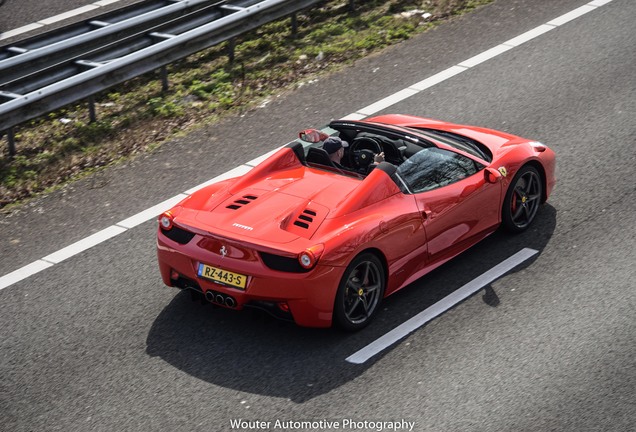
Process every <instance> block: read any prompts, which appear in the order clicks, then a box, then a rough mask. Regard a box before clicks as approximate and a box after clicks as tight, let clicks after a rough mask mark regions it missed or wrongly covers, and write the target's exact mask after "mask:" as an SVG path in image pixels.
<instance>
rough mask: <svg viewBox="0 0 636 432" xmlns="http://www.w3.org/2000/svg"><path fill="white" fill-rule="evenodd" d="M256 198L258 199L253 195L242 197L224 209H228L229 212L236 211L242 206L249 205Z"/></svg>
mask: <svg viewBox="0 0 636 432" xmlns="http://www.w3.org/2000/svg"><path fill="white" fill-rule="evenodd" d="M256 198H258V197H256V196H254V195H243V197H242V198H239V199H237V200H235V201H234V202H233V203H232V204H230V205H229V206H227V207H225V208H228V209H230V210H238V209H240V208H241V207H243V206H244V205H247V204H249V203H251V202H252V201H254V200H255V199H256Z"/></svg>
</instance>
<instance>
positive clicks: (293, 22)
mask: <svg viewBox="0 0 636 432" xmlns="http://www.w3.org/2000/svg"><path fill="white" fill-rule="evenodd" d="M291 32H292V36H293V37H298V17H297V16H296V14H292V16H291Z"/></svg>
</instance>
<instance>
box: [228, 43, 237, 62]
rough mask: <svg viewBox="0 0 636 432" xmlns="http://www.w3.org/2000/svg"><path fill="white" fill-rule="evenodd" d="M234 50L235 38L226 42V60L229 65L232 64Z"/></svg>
mask: <svg viewBox="0 0 636 432" xmlns="http://www.w3.org/2000/svg"><path fill="white" fill-rule="evenodd" d="M234 48H236V38H230V40H228V41H227V58H228V61H229V62H230V63H234Z"/></svg>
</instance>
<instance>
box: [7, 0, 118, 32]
mask: <svg viewBox="0 0 636 432" xmlns="http://www.w3.org/2000/svg"><path fill="white" fill-rule="evenodd" d="M119 1H121V0H100V1H98V2H95V3H92V4H89V5H86V6H82V7H80V8H77V9H73V10H70V11H68V12H64V13H61V14H59V15H54V16H52V17H49V18H44V19H41V20H39V21H38V22H34V23H31V24H26V25H24V26H22V27H18V28H15V29H13V30H8V31H6V32H0V40H3V39H9V38H11V37H13V36H18V35H20V34H22V33H27V32H30V31H32V30H35V29H38V28H40V27H44V26H45V25H49V24H53V23H56V22H58V21H62V20H65V19H68V18H72V17H74V16H77V15H80V14H83V13H86V12H90V11H92V10H94V9H98V8H100V7H104V6H108V5H110V4H113V3H117V2H119Z"/></svg>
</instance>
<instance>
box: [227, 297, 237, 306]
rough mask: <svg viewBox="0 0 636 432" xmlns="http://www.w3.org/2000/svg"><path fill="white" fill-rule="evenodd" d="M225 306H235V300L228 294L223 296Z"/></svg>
mask: <svg viewBox="0 0 636 432" xmlns="http://www.w3.org/2000/svg"><path fill="white" fill-rule="evenodd" d="M225 306H227V307H231V308H233V307H234V306H236V301H234V299H233V298H232V297H230V296H227V297H225Z"/></svg>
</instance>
